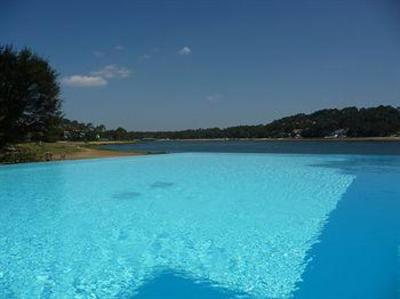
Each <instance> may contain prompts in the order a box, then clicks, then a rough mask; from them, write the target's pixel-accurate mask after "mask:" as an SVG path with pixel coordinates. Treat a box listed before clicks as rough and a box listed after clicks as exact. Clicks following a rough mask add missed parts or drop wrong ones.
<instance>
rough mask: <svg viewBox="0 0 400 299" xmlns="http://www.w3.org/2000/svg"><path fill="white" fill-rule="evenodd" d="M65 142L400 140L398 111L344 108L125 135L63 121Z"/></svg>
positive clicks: (89, 125)
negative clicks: (239, 123) (247, 122)
mask: <svg viewBox="0 0 400 299" xmlns="http://www.w3.org/2000/svg"><path fill="white" fill-rule="evenodd" d="M63 129H64V139H67V140H95V139H105V140H131V139H213V138H230V139H237V138H338V137H341V138H345V137H389V136H400V108H395V107H392V106H378V107H373V108H357V107H347V108H343V109H323V110H319V111H316V112H313V113H311V114H304V113H301V114H296V115H293V116H288V117H284V118H281V119H278V120H275V121H273V122H271V123H268V124H265V125H263V124H262V125H252V126H250V125H247V126H234V127H228V128H224V129H220V128H208V129H195V130H182V131H159V132H128V131H126V130H125V129H123V128H118V129H116V130H106V128H105V127H104V126H103V125H100V126H97V127H94V126H93V125H92V124H84V123H78V122H76V121H69V120H64V121H63Z"/></svg>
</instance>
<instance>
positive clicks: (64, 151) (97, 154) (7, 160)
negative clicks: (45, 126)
mask: <svg viewBox="0 0 400 299" xmlns="http://www.w3.org/2000/svg"><path fill="white" fill-rule="evenodd" d="M127 143H129V144H131V143H134V142H126V141H123V142H77V141H76V142H55V143H22V144H16V145H12V146H10V147H9V148H8V149H7V150H5V151H4V152H0V164H16V163H26V162H49V161H63V160H82V159H99V158H112V157H127V156H142V155H146V154H147V153H146V152H134V151H116V150H109V149H101V148H99V147H100V146H101V145H106V144H127Z"/></svg>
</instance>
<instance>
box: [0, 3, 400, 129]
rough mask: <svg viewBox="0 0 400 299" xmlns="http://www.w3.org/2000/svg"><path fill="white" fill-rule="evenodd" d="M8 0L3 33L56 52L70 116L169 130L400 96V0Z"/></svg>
mask: <svg viewBox="0 0 400 299" xmlns="http://www.w3.org/2000/svg"><path fill="white" fill-rule="evenodd" d="M396 2H397V3H396ZM0 5H1V7H0V42H1V43H13V44H14V45H15V46H16V47H18V48H21V47H23V46H29V47H31V48H32V49H33V50H34V51H36V52H37V53H38V54H40V55H42V56H44V57H46V58H47V59H48V60H49V61H50V63H51V64H52V65H53V66H54V67H55V68H56V69H57V71H58V72H59V74H60V81H61V84H62V99H63V101H64V104H63V108H64V111H65V114H66V116H67V117H68V118H71V119H77V120H80V121H86V122H93V123H95V124H99V123H104V124H105V125H106V126H107V127H110V128H115V127H117V126H123V127H125V128H127V129H130V130H171V129H183V128H198V127H214V126H220V127H225V126H230V125H239V124H259V123H266V122H269V121H271V120H273V119H276V118H279V117H281V116H286V115H289V114H293V113H298V112H311V111H313V110H316V109H320V108H325V107H343V106H349V105H356V106H373V105H379V104H391V105H396V106H400V4H399V3H398V1H395V0H388V1H385V0H382V1H378V0H377V1H372V0H370V1H367V0H364V1H356V0H347V1H333V0H332V1H250V0H249V1H206V0H202V1H183V0H181V1H178V0H175V1H172V0H171V1H144V0H143V1H82V0H81V1H77V0H70V1H50V0H43V1H29V0H28V1H18V0H14V1H12V0H3V1H2V2H1V4H0Z"/></svg>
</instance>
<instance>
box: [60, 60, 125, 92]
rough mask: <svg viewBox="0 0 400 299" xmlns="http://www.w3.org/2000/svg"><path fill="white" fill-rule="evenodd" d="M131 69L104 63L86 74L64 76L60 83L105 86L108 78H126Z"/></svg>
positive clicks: (77, 85)
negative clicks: (103, 65) (99, 67)
mask: <svg viewBox="0 0 400 299" xmlns="http://www.w3.org/2000/svg"><path fill="white" fill-rule="evenodd" d="M131 72H132V71H131V70H129V69H127V68H125V67H118V66H116V65H115V64H110V65H106V66H105V67H103V68H102V69H99V70H96V71H92V72H90V73H89V74H88V75H72V76H68V77H64V78H63V79H62V83H63V84H64V85H66V86H71V87H96V86H105V85H107V84H108V80H110V79H114V78H122V79H123V78H128V77H129V76H130V75H131Z"/></svg>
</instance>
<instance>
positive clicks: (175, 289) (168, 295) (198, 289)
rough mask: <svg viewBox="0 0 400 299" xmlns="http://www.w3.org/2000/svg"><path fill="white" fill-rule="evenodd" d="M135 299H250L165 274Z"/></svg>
mask: <svg viewBox="0 0 400 299" xmlns="http://www.w3.org/2000/svg"><path fill="white" fill-rule="evenodd" d="M131 298H132V299H133V298H135V299H136V298H137V299H159V298H163V299H188V298H190V299H228V298H242V299H245V298H250V297H248V296H246V295H245V294H242V293H236V292H232V291H230V290H228V289H225V288H219V287H216V286H213V285H212V284H211V283H209V282H197V281H193V280H191V279H189V278H184V277H183V276H181V275H179V274H178V273H174V272H165V273H162V274H161V275H159V276H157V277H156V278H155V279H153V280H151V281H149V282H148V283H147V284H145V285H144V286H142V287H141V288H140V289H139V290H138V293H137V294H136V295H135V296H133V297H131Z"/></svg>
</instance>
